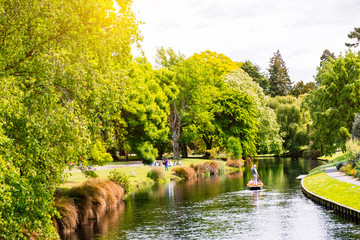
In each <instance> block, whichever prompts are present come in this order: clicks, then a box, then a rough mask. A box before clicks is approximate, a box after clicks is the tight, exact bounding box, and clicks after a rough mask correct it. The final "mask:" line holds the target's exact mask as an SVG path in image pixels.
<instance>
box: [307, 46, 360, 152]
mask: <svg viewBox="0 0 360 240" xmlns="http://www.w3.org/2000/svg"><path fill="white" fill-rule="evenodd" d="M359 78H360V55H359V53H357V54H354V53H352V52H347V53H346V55H345V56H339V57H338V58H337V59H332V60H331V61H330V62H326V63H323V65H322V68H318V73H317V75H316V79H315V80H316V82H317V84H318V85H319V87H318V89H316V90H314V91H312V92H310V94H309V95H308V97H307V103H308V104H309V106H310V113H311V117H312V119H313V124H312V126H311V133H312V134H311V139H312V141H313V143H314V144H313V145H312V147H313V148H314V149H318V150H320V151H321V153H322V154H324V155H331V154H333V153H335V151H336V150H337V149H339V148H340V149H342V150H343V151H345V149H346V146H345V145H346V141H347V139H348V135H347V133H346V132H345V131H344V128H346V129H347V132H351V130H352V125H353V122H354V118H355V115H356V113H358V112H359V111H360V100H359V97H358V96H360V81H359ZM340 129H342V130H341V131H340Z"/></svg>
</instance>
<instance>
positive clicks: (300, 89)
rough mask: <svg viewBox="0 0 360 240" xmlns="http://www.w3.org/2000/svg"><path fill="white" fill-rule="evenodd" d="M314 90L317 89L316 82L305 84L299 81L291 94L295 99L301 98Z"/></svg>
mask: <svg viewBox="0 0 360 240" xmlns="http://www.w3.org/2000/svg"><path fill="white" fill-rule="evenodd" d="M314 89H316V84H315V83H314V82H308V83H306V84H304V83H303V81H299V82H297V83H296V84H295V85H294V86H293V87H292V88H291V90H290V94H291V95H292V96H294V97H299V96H300V95H302V94H305V93H308V92H310V91H311V90H314Z"/></svg>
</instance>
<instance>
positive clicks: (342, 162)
mask: <svg viewBox="0 0 360 240" xmlns="http://www.w3.org/2000/svg"><path fill="white" fill-rule="evenodd" d="M346 164H347V161H341V162H338V163H337V164H336V169H337V170H338V171H340V170H341V168H342V167H345V166H346Z"/></svg>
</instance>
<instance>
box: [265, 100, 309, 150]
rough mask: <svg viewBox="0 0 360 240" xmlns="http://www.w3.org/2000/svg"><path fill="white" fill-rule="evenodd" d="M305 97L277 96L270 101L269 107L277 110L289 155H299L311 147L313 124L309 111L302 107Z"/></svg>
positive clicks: (285, 147) (281, 132)
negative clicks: (310, 128)
mask: <svg viewBox="0 0 360 240" xmlns="http://www.w3.org/2000/svg"><path fill="white" fill-rule="evenodd" d="M302 102H303V96H300V97H299V98H295V97H293V96H277V97H275V98H272V99H269V101H268V104H269V106H270V107H271V108H272V109H274V110H275V113H276V119H277V122H278V123H279V125H280V134H281V136H282V138H283V140H284V143H283V145H284V149H285V150H286V152H287V153H290V154H292V155H298V154H299V152H300V150H302V149H304V148H306V147H307V146H308V145H309V137H308V125H309V124H310V122H311V119H310V113H309V110H308V109H307V108H306V107H302Z"/></svg>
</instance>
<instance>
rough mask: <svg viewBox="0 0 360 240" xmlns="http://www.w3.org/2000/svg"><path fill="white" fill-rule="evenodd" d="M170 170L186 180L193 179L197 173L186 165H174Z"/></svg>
mask: <svg viewBox="0 0 360 240" xmlns="http://www.w3.org/2000/svg"><path fill="white" fill-rule="evenodd" d="M171 171H172V172H174V173H175V175H176V176H178V177H180V178H182V179H186V180H191V179H195V178H196V177H197V174H196V172H195V170H194V169H193V168H192V167H187V166H180V167H174V168H172V169H171Z"/></svg>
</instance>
